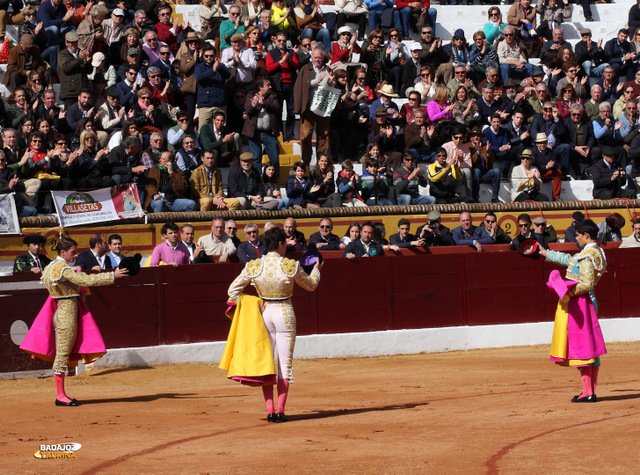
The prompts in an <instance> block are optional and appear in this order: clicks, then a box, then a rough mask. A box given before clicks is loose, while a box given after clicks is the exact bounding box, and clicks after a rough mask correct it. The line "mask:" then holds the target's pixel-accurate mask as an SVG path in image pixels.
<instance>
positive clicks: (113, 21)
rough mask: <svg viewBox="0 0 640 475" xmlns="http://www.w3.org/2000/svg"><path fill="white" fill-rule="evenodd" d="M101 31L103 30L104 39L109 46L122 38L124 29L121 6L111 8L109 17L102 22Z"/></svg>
mask: <svg viewBox="0 0 640 475" xmlns="http://www.w3.org/2000/svg"><path fill="white" fill-rule="evenodd" d="M102 31H103V32H104V40H105V42H106V43H107V44H108V45H109V46H111V45H113V44H114V43H118V42H119V41H120V40H121V39H122V37H123V36H124V31H125V27H124V10H123V9H122V8H114V9H113V11H112V12H111V18H109V19H107V20H105V21H103V22H102ZM119 46H120V45H118V47H119Z"/></svg>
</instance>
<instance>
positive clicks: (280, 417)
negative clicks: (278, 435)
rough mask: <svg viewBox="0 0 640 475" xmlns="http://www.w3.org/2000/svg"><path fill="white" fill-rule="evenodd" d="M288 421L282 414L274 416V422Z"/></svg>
mask: <svg viewBox="0 0 640 475" xmlns="http://www.w3.org/2000/svg"><path fill="white" fill-rule="evenodd" d="M288 420H289V419H288V418H287V416H285V415H284V412H278V413H277V414H276V422H287V421H288Z"/></svg>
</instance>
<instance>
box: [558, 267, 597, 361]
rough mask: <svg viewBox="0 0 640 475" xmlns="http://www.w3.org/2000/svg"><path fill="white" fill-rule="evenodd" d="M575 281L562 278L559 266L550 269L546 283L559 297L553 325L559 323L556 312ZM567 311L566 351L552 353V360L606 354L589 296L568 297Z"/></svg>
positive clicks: (588, 357)
mask: <svg viewBox="0 0 640 475" xmlns="http://www.w3.org/2000/svg"><path fill="white" fill-rule="evenodd" d="M575 285H577V282H574V281H571V280H567V279H564V278H562V276H561V275H560V272H559V271H558V270H553V271H551V274H550V275H549V281H548V282H547V286H548V287H549V288H550V289H552V290H554V291H555V292H556V293H557V294H558V297H560V302H558V310H557V311H556V325H557V324H558V313H557V312H559V311H561V307H562V306H563V302H562V299H563V298H564V296H565V295H566V293H567V292H568V291H569V289H570V288H571V287H573V286H575ZM562 310H564V309H562ZM566 312H567V316H568V318H567V331H566V334H567V343H566V354H565V355H564V358H563V357H562V356H560V355H555V356H551V361H558V362H559V361H565V360H588V359H591V358H597V357H598V356H602V355H604V354H606V353H607V349H606V347H605V344H604V337H603V336H602V330H601V329H600V324H599V323H598V316H597V314H596V309H595V307H594V306H593V302H592V301H591V296H590V295H589V294H588V293H587V294H582V295H578V296H577V297H571V298H570V299H569V302H568V304H566ZM554 334H555V330H554Z"/></svg>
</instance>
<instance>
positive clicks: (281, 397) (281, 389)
mask: <svg viewBox="0 0 640 475" xmlns="http://www.w3.org/2000/svg"><path fill="white" fill-rule="evenodd" d="M288 393H289V380H288V379H278V412H280V413H282V414H284V406H285V404H286V403H287V394H288Z"/></svg>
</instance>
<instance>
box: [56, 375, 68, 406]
mask: <svg viewBox="0 0 640 475" xmlns="http://www.w3.org/2000/svg"><path fill="white" fill-rule="evenodd" d="M54 378H55V380H56V392H57V394H56V399H58V401H62V402H71V399H69V397H68V396H67V393H65V392H64V374H56V375H54Z"/></svg>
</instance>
